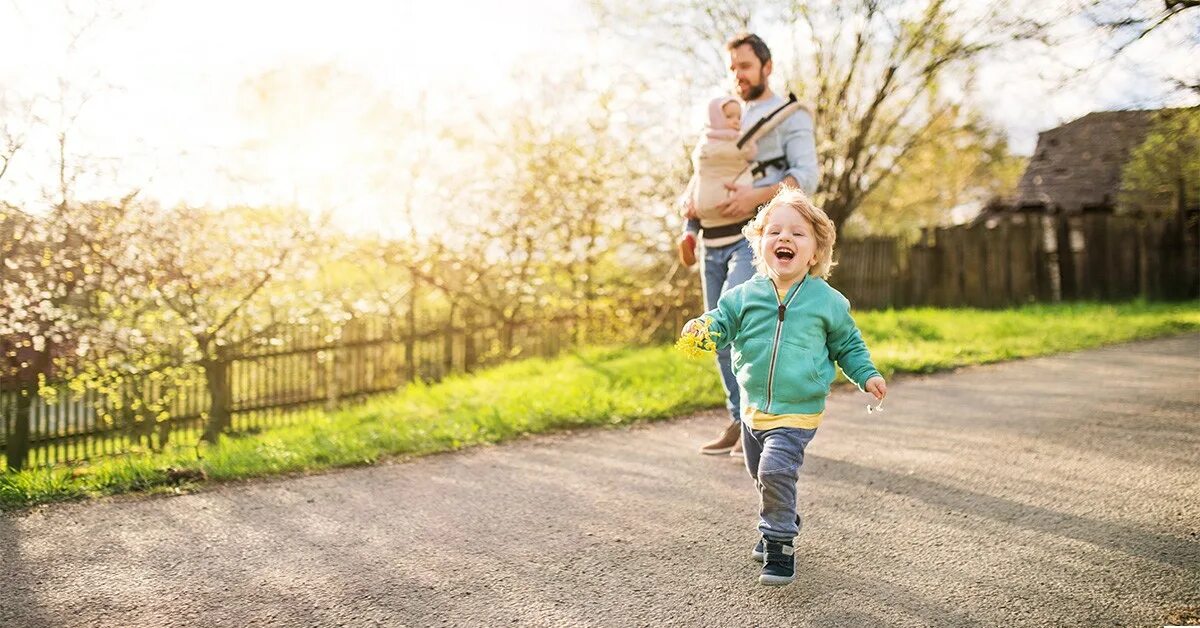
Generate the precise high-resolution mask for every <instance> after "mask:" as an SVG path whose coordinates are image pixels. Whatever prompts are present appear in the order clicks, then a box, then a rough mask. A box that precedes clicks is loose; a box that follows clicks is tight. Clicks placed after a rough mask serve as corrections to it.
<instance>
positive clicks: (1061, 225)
mask: <svg viewBox="0 0 1200 628" xmlns="http://www.w3.org/2000/svg"><path fill="white" fill-rule="evenodd" d="M1051 221H1052V222H1053V225H1054V242H1055V256H1056V257H1057V258H1058V260H1057V261H1058V292H1059V299H1060V300H1062V301H1072V300H1075V299H1078V298H1079V284H1078V282H1076V281H1075V251H1074V250H1072V249H1071V222H1070V219H1069V218H1067V217H1066V216H1065V215H1063V214H1062V213H1059V214H1058V215H1056V216H1054V217H1053V218H1052V219H1051Z"/></svg>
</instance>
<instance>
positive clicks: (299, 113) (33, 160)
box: [0, 0, 1194, 228]
mask: <svg viewBox="0 0 1200 628" xmlns="http://www.w3.org/2000/svg"><path fill="white" fill-rule="evenodd" d="M65 6H70V7H72V8H73V11H74V13H75V15H74V16H73V17H72V16H70V15H68V14H67V13H66V12H65V11H64V10H63V7H64V2H63V1H62V0H58V1H53V0H0V85H3V86H4V88H5V89H4V91H3V92H0V115H2V116H3V117H2V118H0V122H3V121H15V122H12V124H15V125H16V126H14V127H13V128H20V122H21V121H22V120H23V118H22V113H23V112H25V113H29V112H33V113H35V114H37V115H38V116H40V117H42V118H43V119H44V120H45V121H46V122H49V124H48V125H42V127H43V128H44V129H48V128H53V127H60V128H61V127H66V128H69V129H71V133H70V135H69V138H70V149H71V150H72V151H73V154H75V155H77V156H78V157H79V160H80V163H81V164H83V165H84V166H85V167H84V170H88V171H95V172H104V173H106V175H105V176H94V177H91V178H88V177H83V178H81V179H80V188H81V189H82V188H84V187H88V186H90V187H88V189H89V190H91V191H92V193H93V194H94V195H99V196H103V195H120V194H121V193H122V192H123V191H127V190H129V189H131V188H140V189H142V190H143V191H142V195H143V197H149V198H153V199H155V200H158V201H160V202H162V203H163V204H167V205H172V204H176V203H188V204H194V205H222V204H228V203H232V202H245V203H293V202H294V203H299V204H301V205H304V206H307V207H310V208H313V207H320V208H324V209H328V210H331V211H332V212H333V213H334V215H335V217H336V218H337V219H338V220H339V221H340V222H342V223H343V224H345V225H346V226H349V227H351V228H373V227H375V226H377V225H379V224H381V223H389V224H390V223H394V222H395V219H396V215H395V214H396V210H395V207H394V205H395V203H394V200H395V198H397V195H398V194H399V193H400V192H401V191H400V190H398V189H397V188H396V185H390V186H389V184H388V181H389V180H391V179H389V176H388V173H387V172H386V171H385V170H386V168H385V167H384V166H383V165H381V164H385V163H386V164H392V163H393V162H394V161H395V160H397V159H401V158H402V157H404V156H405V153H406V152H412V151H410V150H409V149H408V148H406V146H407V145H406V144H405V142H406V138H407V137H409V136H410V135H412V134H411V133H410V131H411V130H412V129H414V128H420V120H415V119H411V117H409V116H410V114H408V113H406V111H408V109H406V107H408V106H410V105H411V104H412V103H414V102H416V101H417V99H422V98H423V99H424V101H423V102H424V103H425V105H426V107H427V109H428V110H429V111H432V112H434V113H435V114H437V113H446V112H453V111H456V107H458V108H462V107H463V106H465V105H464V101H467V100H469V101H470V103H469V104H470V105H472V106H477V107H482V108H483V109H485V110H486V109H487V108H488V107H504V106H506V105H505V103H507V102H508V101H509V99H511V97H512V96H513V95H514V94H516V93H518V92H519V91H521V90H524V89H526V88H527V87H529V86H528V85H526V84H523V83H522V82H521V80H514V79H513V76H514V72H520V71H521V70H522V69H529V68H535V69H537V68H545V67H552V66H553V64H555V63H562V64H567V65H569V64H570V63H571V62H572V61H581V60H591V61H593V62H595V61H596V60H597V59H600V60H601V63H602V64H607V65H608V66H610V67H612V69H613V72H619V71H620V66H621V65H622V64H623V63H625V62H627V61H628V60H627V59H626V58H623V57H622V53H621V51H620V49H619V48H618V47H615V45H614V44H613V43H612V42H607V43H606V42H605V41H604V38H603V37H602V36H600V34H598V33H597V29H596V26H595V24H593V23H592V18H591V17H590V13H589V11H588V9H587V6H586V2H585V0H519V1H514V2H510V3H495V2H483V1H473V0H439V1H438V2H427V1H420V2H415V1H408V0H399V1H382V0H380V1H372V0H343V1H340V2H336V3H334V2H317V1H311V0H309V1H305V0H301V1H283V0H209V1H207V2H203V3H198V2H187V1H184V0H157V1H152V0H128V1H123V2H115V3H110V4H106V5H95V4H94V3H91V2H80V1H75V2H69V3H67V4H66V5H65ZM97 6H102V7H109V8H102V9H99V10H98V9H97ZM111 7H116V8H117V12H119V13H120V15H117V16H115V17H114V16H113V15H111V14H112V13H113V11H112V10H111ZM97 11H99V14H100V15H101V18H100V19H98V20H97V21H96V22H95V23H94V24H93V25H92V27H91V28H90V29H89V30H86V31H85V32H84V34H83V35H82V36H81V37H80V38H79V39H78V41H77V43H76V44H75V45H74V46H71V45H70V42H69V34H70V33H71V32H73V31H78V30H79V28H80V25H81V24H84V23H86V22H87V21H88V20H87V19H86V16H87V15H89V14H92V13H95V12H97ZM1192 24H1193V25H1194V22H1192ZM1076 26H1077V25H1076ZM1063 27H1064V29H1066V30H1065V31H1064V32H1067V31H1069V30H1070V29H1071V28H1072V25H1070V24H1067V25H1064V26H1063ZM766 30H767V31H768V32H769V28H768V29H766ZM1102 54H1103V50H1101V49H1100V47H1099V45H1098V44H1097V43H1096V42H1094V41H1087V40H1085V39H1082V38H1081V39H1079V40H1078V41H1077V43H1076V44H1075V45H1072V46H1070V47H1068V48H1066V49H1065V52H1064V53H1063V55H1064V61H1065V62H1066V63H1067V64H1073V65H1077V66H1081V67H1086V66H1088V65H1091V64H1093V63H1094V61H1095V60H1096V59H1097V58H1099V57H1100V56H1101V55H1102ZM1182 56H1183V55H1177V54H1172V53H1171V51H1170V50H1164V49H1163V48H1162V46H1161V45H1157V44H1155V43H1154V42H1153V41H1147V42H1144V43H1143V44H1140V45H1139V46H1136V47H1134V48H1132V49H1131V50H1130V51H1129V52H1128V53H1127V55H1126V58H1125V59H1124V61H1123V62H1122V63H1121V64H1114V65H1112V66H1111V67H1109V68H1108V69H1107V70H1106V71H1104V72H1102V73H1101V72H1093V73H1090V74H1088V75H1086V76H1085V78H1084V80H1079V81H1076V82H1075V83H1073V84H1071V85H1069V86H1068V87H1067V88H1062V87H1060V86H1059V85H1058V77H1057V76H1056V75H1057V74H1061V71H1060V70H1051V71H1048V70H1047V68H1046V66H1045V63H1044V60H1031V59H1028V58H1021V57H1016V58H1011V59H997V60H995V62H994V63H991V64H988V65H987V66H985V67H984V68H983V70H982V72H981V75H980V79H979V85H978V95H979V102H980V103H981V106H982V108H983V109H984V111H985V113H986V114H987V115H988V117H989V118H990V119H991V120H992V121H993V123H994V124H995V125H996V126H997V127H999V128H1001V129H1003V130H1004V131H1005V133H1006V134H1007V136H1008V137H1009V140H1010V146H1011V147H1012V149H1013V150H1014V151H1015V152H1017V153H1019V154H1029V153H1031V152H1032V151H1033V148H1034V143H1035V141H1036V136H1037V132H1038V131H1040V130H1045V129H1048V128H1052V127H1054V126H1057V125H1058V124H1061V123H1063V122H1066V121H1069V120H1071V119H1074V118H1077V117H1079V116H1082V115H1084V114H1085V113H1087V112H1089V111H1092V110H1101V109H1114V108H1124V107H1144V106H1148V105H1150V106H1152V105H1155V104H1158V103H1157V102H1153V101H1154V98H1155V97H1157V94H1159V93H1161V91H1162V90H1161V88H1160V86H1158V85H1155V84H1153V83H1152V82H1151V81H1150V80H1149V79H1147V78H1146V73H1145V72H1144V71H1141V69H1140V68H1141V67H1142V66H1141V65H1140V64H1144V63H1155V64H1158V65H1159V66H1162V65H1163V64H1167V65H1174V66H1177V67H1179V68H1182V67H1183V64H1185V63H1186V62H1187V60H1186V59H1183V58H1182ZM331 68H332V69H334V70H336V71H334V72H332V73H329V72H330V69H331ZM323 72H325V74H323ZM263 76H270V77H271V78H270V80H267V81H264V79H263V78H262V77H263ZM64 77H65V78H66V79H67V85H68V88H67V91H66V92H65V97H64V96H63V94H64V92H63V91H61V90H60V89H59V79H60V78H64ZM347 77H349V78H347ZM313 81H316V82H318V83H319V82H321V81H327V84H328V85H333V89H331V90H329V91H330V93H332V94H335V95H336V94H338V93H342V94H357V93H358V91H356V90H365V91H367V92H371V93H372V94H374V97H377V99H378V102H375V101H372V102H373V103H374V104H370V106H369V107H368V103H364V102H359V101H358V100H356V98H355V97H354V96H349V97H343V98H337V97H335V96H330V97H328V98H327V102H323V103H311V102H307V99H306V97H305V94H306V91H305V90H306V86H307V85H311V84H313ZM255 86H258V87H259V89H258V91H256V90H255ZM721 87H723V86H721V85H717V86H714V88H721ZM83 95H87V96H88V97H89V99H88V101H87V103H86V104H85V105H84V106H82V107H81V108H80V109H79V110H80V111H81V112H82V113H80V114H79V116H78V117H77V118H76V119H75V120H73V121H70V122H64V114H63V111H62V110H61V108H60V107H59V106H58V105H57V104H56V101H58V100H65V101H67V102H68V103H75V102H77V101H78V99H79V98H80V97H81V96H83ZM30 98H34V100H32V101H30V100H29V99H30ZM30 102H32V103H34V104H33V105H32V109H31V108H30V105H29V103H30ZM380 103H382V104H380ZM389 103H390V104H389ZM364 107H366V108H365V109H364ZM74 110H75V109H74V107H67V113H68V114H69V113H70V112H71V111H74ZM700 116H702V111H701V110H700V109H699V108H697V110H696V111H695V116H694V117H695V118H696V119H697V120H699V119H700ZM27 117H28V116H27V115H26V116H25V118H27ZM363 120H371V121H373V122H370V123H369V124H368V123H364V122H362V121H363ZM27 139H28V141H27V147H28V150H26V155H24V156H23V158H22V160H21V161H20V162H17V161H15V160H14V164H13V167H12V169H11V170H10V173H9V175H8V176H6V177H5V178H4V179H3V180H0V198H3V199H10V200H12V201H14V202H18V203H22V204H36V203H37V202H39V199H44V198H45V197H46V195H47V194H48V193H49V192H50V191H49V190H47V189H46V188H49V187H52V183H53V179H54V177H53V176H49V177H48V176H47V173H50V172H51V169H48V164H49V163H50V162H49V161H47V159H48V156H49V154H50V152H49V151H50V150H51V149H52V148H53V146H54V141H55V138H54V136H53V134H52V133H50V132H49V131H48V130H43V131H41V132H36V131H35V132H32V133H29V134H28V138H27ZM39 151H40V152H39ZM430 152H431V153H432V156H431V157H429V158H430V159H431V160H433V161H436V160H437V158H438V156H439V154H440V153H442V152H443V151H439V150H438V149H437V147H436V146H435V147H433V149H432V150H431V151H430ZM39 155H40V157H39ZM442 166H444V167H453V166H454V164H442ZM387 167H392V166H391V165H388V166H387ZM50 195H51V196H52V194H50ZM43 202H44V201H43Z"/></svg>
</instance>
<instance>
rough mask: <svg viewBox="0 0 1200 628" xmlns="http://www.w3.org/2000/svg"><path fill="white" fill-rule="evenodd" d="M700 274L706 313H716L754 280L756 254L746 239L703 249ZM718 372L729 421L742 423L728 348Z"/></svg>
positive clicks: (721, 356)
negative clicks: (720, 301) (719, 304)
mask: <svg viewBox="0 0 1200 628" xmlns="http://www.w3.org/2000/svg"><path fill="white" fill-rule="evenodd" d="M700 272H701V274H703V275H704V308H705V311H708V310H712V309H715V308H716V307H717V300H718V299H720V298H721V295H722V294H725V293H726V292H727V291H728V290H730V289H732V288H734V287H736V286H739V285H741V284H743V283H745V282H746V280H747V279H750V278H751V277H753V276H754V252H753V251H751V250H750V242H748V241H747V240H746V239H745V238H743V239H741V240H738V241H737V242H734V243H733V244H730V245H728V246H714V247H707V246H706V247H704V257H703V258H701V261H700ZM717 368H718V369H720V371H721V384H722V385H723V386H724V387H725V407H726V408H728V409H729V418H730V420H733V421H740V420H741V419H742V396H741V393H740V391H739V390H738V383H737V377H735V376H734V374H733V359H732V358H731V357H730V354H729V348H728V347H726V348H724V349H722V350H720V351H718V352H717Z"/></svg>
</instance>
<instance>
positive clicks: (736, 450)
mask: <svg viewBox="0 0 1200 628" xmlns="http://www.w3.org/2000/svg"><path fill="white" fill-rule="evenodd" d="M740 435H741V434H740V433H739V436H740ZM729 455H730V457H733V458H742V457H745V455H746V453H745V452H744V451H742V439H741V438H738V442H736V443H734V444H733V449H730V450H729Z"/></svg>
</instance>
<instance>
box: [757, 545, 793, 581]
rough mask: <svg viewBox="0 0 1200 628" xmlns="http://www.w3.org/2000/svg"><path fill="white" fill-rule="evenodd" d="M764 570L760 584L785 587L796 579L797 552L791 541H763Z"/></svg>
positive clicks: (759, 579) (759, 577)
mask: <svg viewBox="0 0 1200 628" xmlns="http://www.w3.org/2000/svg"><path fill="white" fill-rule="evenodd" d="M763 550H764V551H763V559H764V560H763V568H762V574H761V575H759V576H758V583H759V584H765V585H767V586H775V587H779V586H783V585H785V584H791V583H792V581H793V580H795V579H796V556H795V552H796V550H795V549H793V548H792V542H791V541H772V540H771V539H766V538H764V539H763Z"/></svg>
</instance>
